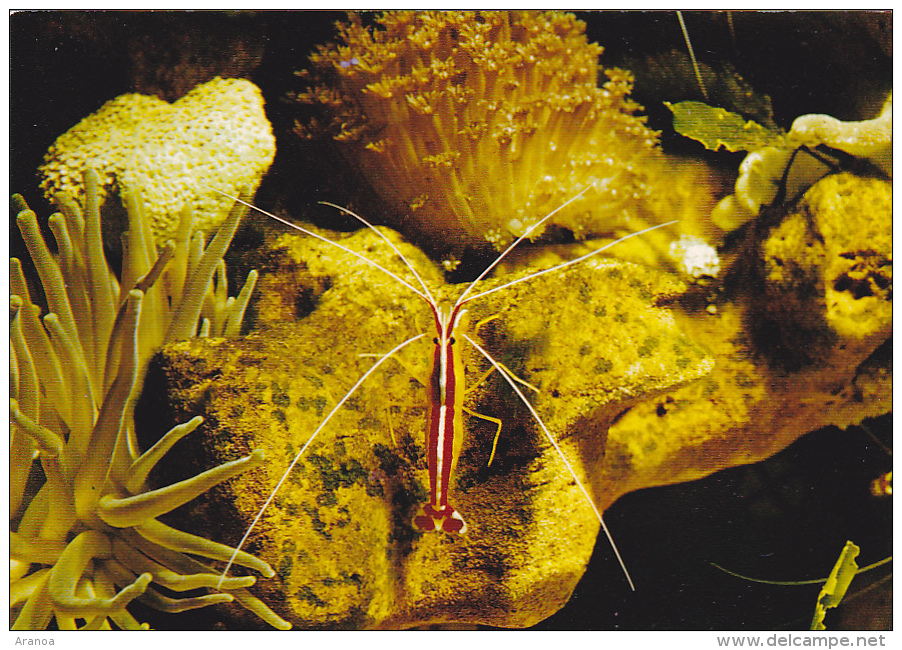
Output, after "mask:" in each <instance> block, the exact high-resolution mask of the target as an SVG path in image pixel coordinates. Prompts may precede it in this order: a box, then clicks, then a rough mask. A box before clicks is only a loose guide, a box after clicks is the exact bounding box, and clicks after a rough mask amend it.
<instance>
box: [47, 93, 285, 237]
mask: <svg viewBox="0 0 902 650" xmlns="http://www.w3.org/2000/svg"><path fill="white" fill-rule="evenodd" d="M274 156H275V138H274V137H273V135H272V128H271V127H270V124H269V121H268V120H267V119H266V115H265V113H264V112H263V96H262V95H261V94H260V90H259V89H258V88H257V87H256V86H255V85H254V84H252V83H251V82H249V81H246V80H244V79H220V78H216V79H214V80H212V81H210V82H208V83H205V84H203V85H201V86H198V87H196V88H195V89H194V90H192V91H191V92H189V93H188V94H187V95H185V96H184V97H182V98H181V99H179V100H178V101H176V102H174V103H172V104H169V103H168V102H165V101H163V100H162V99H159V98H157V97H153V96H148V95H137V94H128V95H121V96H119V97H117V98H115V99H112V100H110V101H108V102H107V103H106V104H104V105H103V106H101V107H100V109H99V110H98V111H97V112H96V113H94V114H92V115H89V116H88V117H86V118H85V119H83V120H82V121H81V122H79V123H78V124H76V125H75V126H74V127H72V128H71V129H69V131H67V132H66V133H64V134H63V135H61V136H60V137H59V138H57V140H56V142H54V143H53V145H52V146H51V147H50V149H49V150H48V152H47V155H46V156H45V158H44V164H43V165H42V166H41V173H42V174H43V177H44V179H43V181H42V183H41V187H42V188H43V189H44V192H45V194H46V195H47V197H48V198H53V196H54V195H55V194H62V195H63V196H65V197H67V198H69V199H71V200H75V201H76V202H78V203H79V204H82V203H83V200H84V194H83V191H82V186H81V175H82V172H83V170H84V169H85V168H87V167H92V168H94V169H96V170H97V171H98V173H99V174H100V177H101V186H100V188H99V196H100V199H101V203H102V207H101V213H102V214H101V216H102V219H103V221H104V233H105V239H106V240H107V242H108V243H110V244H112V245H114V244H115V242H117V241H118V231H119V230H120V229H121V228H122V226H123V223H122V222H123V221H124V215H123V210H122V207H121V206H120V205H119V204H118V202H116V201H107V200H106V198H107V197H108V196H109V194H110V192H114V193H118V192H120V191H121V188H122V187H123V186H125V187H131V188H141V193H142V198H143V200H144V203H145V204H146V206H147V218H148V219H149V220H150V224H151V231H152V233H153V237H154V240H155V241H156V242H157V243H158V244H161V243H162V242H164V241H165V240H167V239H170V238H174V237H175V236H176V233H177V231H178V225H179V215H180V213H181V211H182V210H183V209H185V208H189V209H191V210H193V212H194V223H193V227H194V230H195V231H202V232H205V233H209V232H212V231H214V230H215V229H216V228H217V227H218V226H219V224H220V223H221V222H222V221H223V220H224V219H225V218H226V216H227V215H228V214H229V210H230V209H231V207H232V201H231V199H228V198H226V197H224V196H223V195H221V194H218V193H216V192H214V191H213V190H211V189H208V188H207V187H204V185H207V186H213V187H216V188H217V189H220V190H222V191H228V192H231V193H232V194H235V195H237V194H239V193H240V192H241V191H242V190H243V189H245V188H248V189H249V190H250V192H251V194H253V192H254V191H255V190H256V189H257V186H258V185H259V184H260V181H261V179H262V177H263V174H264V173H266V170H267V169H268V168H269V166H270V164H271V163H272V161H273V157H274Z"/></svg>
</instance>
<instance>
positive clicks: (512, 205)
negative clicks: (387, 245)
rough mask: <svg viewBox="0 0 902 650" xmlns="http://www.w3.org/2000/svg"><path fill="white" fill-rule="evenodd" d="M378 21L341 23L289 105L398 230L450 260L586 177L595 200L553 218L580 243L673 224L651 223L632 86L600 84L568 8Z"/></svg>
mask: <svg viewBox="0 0 902 650" xmlns="http://www.w3.org/2000/svg"><path fill="white" fill-rule="evenodd" d="M376 22H377V23H378V25H377V26H375V27H366V26H364V24H363V22H362V19H361V18H360V17H359V16H357V15H354V14H352V15H351V17H350V20H349V21H348V22H347V23H339V24H338V25H337V27H338V30H339V38H338V41H337V42H336V43H333V44H329V45H326V46H320V47H319V49H318V51H317V52H316V53H314V54H313V55H311V57H310V60H311V69H310V70H308V71H306V72H304V73H302V76H303V77H304V78H306V79H307V81H308V83H309V88H308V90H307V91H305V92H303V93H301V94H300V95H299V96H298V99H299V100H300V101H301V103H302V104H305V105H310V106H312V109H313V116H312V117H310V118H309V119H307V120H306V121H304V122H302V123H299V124H298V132H299V133H300V134H301V135H303V136H304V137H314V138H315V137H326V138H331V139H332V140H334V141H335V143H334V145H335V146H337V147H338V149H339V150H340V151H341V152H342V154H343V156H344V159H345V160H346V161H347V162H348V164H349V165H350V166H351V167H352V168H353V169H355V170H358V171H359V172H360V173H361V175H362V176H363V177H364V178H365V179H366V180H367V181H368V182H369V184H370V185H371V186H372V187H373V188H374V189H375V191H376V192H377V193H378V194H379V195H381V197H382V198H383V199H384V200H385V201H386V202H387V203H388V204H389V205H390V206H392V208H393V209H394V210H395V211H396V213H397V214H396V219H398V220H399V223H401V224H402V225H403V226H404V229H405V232H407V233H408V236H413V237H415V238H417V239H418V241H420V242H422V243H424V245H425V246H427V247H428V248H430V249H432V250H433V251H435V250H439V251H442V252H445V253H448V252H451V253H452V254H453V253H459V252H460V251H461V250H462V249H464V248H466V247H478V246H479V245H480V244H481V245H485V240H488V241H490V242H492V243H493V244H495V246H496V247H500V246H502V245H504V244H506V243H509V242H510V241H512V240H513V239H514V238H515V237H517V236H520V235H522V234H523V233H524V232H526V230H527V229H528V228H529V227H530V226H531V225H532V224H533V223H535V222H536V221H538V220H539V219H540V218H541V217H543V216H545V215H547V214H548V213H550V212H552V211H554V210H556V209H558V208H559V207H560V206H561V205H562V204H563V203H564V202H565V201H566V200H567V199H568V198H571V197H572V196H574V195H575V194H577V193H578V192H579V191H581V190H582V189H584V188H586V187H587V186H588V185H589V184H591V183H595V184H596V186H597V188H598V190H599V193H598V195H597V197H594V200H593V203H592V205H591V206H588V207H587V206H586V205H585V204H579V205H578V206H577V205H571V206H569V207H567V208H565V209H562V210H560V211H559V212H557V213H556V214H555V216H554V217H553V219H552V220H551V223H553V224H554V225H557V226H562V227H565V228H567V229H569V230H571V231H572V232H573V233H575V234H576V235H577V236H578V237H584V236H586V235H588V234H608V233H610V232H611V230H612V229H613V228H614V227H621V226H624V225H628V226H629V228H630V229H638V227H640V224H643V223H646V222H651V223H655V222H660V221H667V220H668V219H660V218H657V217H656V215H657V214H658V213H659V212H660V203H661V202H660V199H657V198H656V197H655V192H656V190H657V191H660V190H661V189H662V188H663V187H665V185H664V184H663V183H661V179H660V176H659V173H660V170H661V168H660V165H661V163H662V155H661V151H660V149H659V148H658V147H657V133H656V132H655V131H652V130H651V129H649V128H648V127H647V126H646V125H645V118H644V117H642V116H639V115H636V113H637V111H638V110H639V109H640V108H641V107H640V106H639V104H637V103H636V102H635V101H633V100H632V99H631V98H630V97H629V93H630V90H631V88H632V76H631V74H630V73H629V72H627V71H625V70H620V69H607V70H605V71H604V76H605V80H604V81H603V83H602V84H601V85H600V86H599V84H598V78H597V77H598V57H599V55H600V54H601V52H602V47H601V46H599V45H597V44H595V43H589V42H588V40H587V38H586V36H585V33H584V30H585V25H584V23H582V22H581V21H579V20H577V19H576V18H575V17H574V16H573V15H572V14H567V13H562V12H508V11H499V12H488V11H486V12H475V13H474V12H452V11H436V12H403V11H402V12H387V13H385V14H383V15H382V16H380V17H379V18H377V19H376ZM670 184H672V178H671V182H670ZM396 225H397V224H396ZM540 230H541V229H536V230H535V231H532V232H531V235H530V236H531V237H533V238H534V237H537V236H539V235H541V234H542V233H541V232H540Z"/></svg>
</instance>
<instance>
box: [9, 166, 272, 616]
mask: <svg viewBox="0 0 902 650" xmlns="http://www.w3.org/2000/svg"><path fill="white" fill-rule="evenodd" d="M98 182H99V179H98V177H97V175H96V174H95V173H94V172H93V171H89V172H88V173H87V174H86V175H85V187H84V196H85V209H84V211H83V212H82V210H81V209H79V207H78V206H77V205H76V204H75V203H74V202H72V201H68V200H65V199H61V200H60V202H59V206H60V209H61V212H60V213H57V214H54V215H53V216H51V217H50V229H51V230H52V231H53V234H54V237H55V239H56V244H57V249H58V251H59V252H58V254H52V253H51V252H50V248H49V247H48V245H47V243H46V242H45V241H44V239H43V236H42V235H41V233H40V229H39V226H38V222H37V218H36V215H35V213H34V212H32V211H31V210H30V209H28V208H27V206H26V205H25V204H24V201H22V200H21V198H20V197H19V198H17V199H16V200H17V202H18V204H19V205H18V207H19V208H20V209H19V213H18V218H17V220H18V225H19V229H20V230H21V232H22V236H23V238H24V240H25V243H26V245H27V247H28V250H29V253H30V255H31V258H32V260H33V262H34V266H35V267H36V269H37V272H38V275H39V276H40V282H41V285H42V289H43V294H44V296H45V297H46V301H47V305H48V307H49V312H50V313H48V314H46V315H44V316H43V317H41V315H40V314H41V308H40V307H39V306H38V304H36V302H37V300H38V299H36V298H33V297H32V294H31V292H30V291H29V288H28V285H27V282H26V279H25V273H24V272H23V268H22V264H21V263H20V261H19V260H18V259H16V258H11V259H10V271H11V274H10V275H11V279H10V287H11V294H12V295H11V296H10V347H11V354H10V359H11V370H10V380H11V399H10V420H11V422H12V427H11V441H10V517H11V521H10V609H11V615H12V616H13V619H12V620H13V622H12V627H13V628H14V629H19V630H34V629H44V628H47V627H49V626H51V625H53V624H54V621H55V625H56V627H58V628H59V629H110V628H111V627H113V626H115V627H118V628H122V629H138V628H146V627H147V625H146V624H142V623H139V622H138V621H137V620H136V619H135V617H134V616H133V615H132V614H131V613H130V612H129V611H128V609H127V607H128V605H129V604H130V603H131V602H132V601H135V600H138V601H141V602H143V603H144V604H146V605H148V606H150V607H153V608H155V609H158V610H161V611H163V612H180V611H185V610H189V609H194V608H198V607H204V606H208V605H213V604H217V603H226V602H231V601H237V602H238V603H240V604H241V605H243V606H244V607H246V608H247V609H249V610H251V611H252V612H254V613H255V614H257V615H258V616H260V617H261V618H262V619H263V620H265V621H266V622H267V623H269V624H271V625H273V626H276V627H281V628H285V627H289V626H288V624H287V623H286V622H285V621H283V620H282V619H281V618H279V617H278V616H276V615H275V614H274V613H273V612H272V611H271V610H270V609H269V608H268V607H267V606H266V605H264V604H262V603H261V602H260V601H259V600H257V599H256V598H255V597H254V596H253V595H252V594H251V593H249V592H248V591H247V587H250V586H251V585H253V584H254V582H255V580H256V578H255V577H253V576H240V577H234V578H228V579H226V580H223V581H222V582H221V583H220V582H219V576H218V575H217V572H216V571H215V570H214V569H212V568H210V567H208V566H207V565H206V564H204V563H203V562H200V561H198V560H196V559H194V557H193V556H199V557H201V558H208V559H212V560H222V559H227V558H228V557H229V556H230V555H231V553H232V549H231V548H230V547H228V546H225V545H222V544H219V543H217V542H213V541H210V540H207V539H204V538H202V537H198V536H195V535H192V534H190V533H187V532H183V531H180V530H176V529H174V528H171V527H169V526H168V525H166V524H164V523H163V522H161V521H160V520H159V519H158V517H159V516H161V515H163V514H165V513H167V512H170V511H172V510H174V509H175V508H178V507H179V506H181V505H183V504H185V503H187V502H188V501H190V500H191V499H193V498H194V497H196V496H197V495H199V494H201V493H203V492H205V491H206V490H208V489H209V488H210V487H212V486H214V485H216V484H218V483H220V482H222V481H225V480H227V479H229V478H231V477H233V476H236V475H237V474H240V473H242V472H244V471H246V470H248V469H250V468H252V467H255V466H257V465H259V464H260V463H261V462H262V460H263V454H262V452H260V451H255V452H253V453H251V454H250V455H248V456H246V457H244V458H240V459H237V460H231V461H229V462H225V463H223V464H221V465H220V466H218V467H215V468H213V469H210V470H208V471H205V472H202V473H200V474H198V475H197V476H194V477H192V478H188V479H185V480H183V481H180V482H177V483H174V484H172V485H168V486H165V487H161V488H158V489H151V488H150V487H149V486H148V485H147V483H146V479H147V476H148V474H149V472H150V471H151V470H152V469H153V468H154V466H155V465H157V464H158V463H159V462H160V460H161V459H162V458H163V457H164V455H165V454H166V453H167V452H168V451H169V450H170V449H171V448H172V447H173V445H175V444H176V443H177V442H178V441H179V440H180V439H181V438H183V437H184V436H186V435H188V434H190V433H191V432H193V431H195V430H197V429H198V427H199V426H200V425H201V424H202V422H203V419H202V418H200V417H195V418H192V419H190V420H189V421H187V422H185V423H183V424H180V425H177V426H175V427H173V428H172V429H171V430H170V431H169V432H168V433H166V434H165V435H164V436H163V437H162V438H161V439H160V441H159V442H158V443H157V444H155V445H154V446H152V447H151V448H150V449H147V450H146V451H144V452H143V453H141V451H140V450H139V449H138V445H137V442H136V434H135V422H134V415H133V410H134V403H135V400H136V399H137V397H138V394H139V393H140V390H141V387H142V384H143V378H144V374H145V370H146V367H147V364H148V361H149V360H150V357H151V356H152V354H154V353H155V352H156V351H157V350H158V349H159V348H160V347H161V346H162V345H163V344H164V343H166V342H171V341H177V340H181V339H184V338H189V337H193V336H198V335H200V336H208V335H209V336H222V335H224V334H234V333H236V332H237V331H238V329H239V327H240V323H241V320H242V317H243V313H244V308H245V306H246V304H247V300H248V297H249V295H250V292H251V290H252V288H253V285H254V282H255V280H256V272H251V274H250V275H249V277H248V281H247V283H246V284H245V286H244V288H243V289H242V291H241V293H240V294H239V297H238V298H237V299H235V298H227V297H226V296H227V288H226V286H225V268H224V265H223V262H222V256H223V254H224V252H225V250H226V248H227V246H228V243H229V241H230V240H231V238H232V236H233V235H234V232H235V229H236V228H237V226H238V222H239V221H240V219H241V217H242V215H243V214H244V210H243V209H241V207H240V206H236V207H235V208H233V210H232V211H231V213H230V215H229V216H228V218H227V219H226V221H225V222H224V223H223V226H222V227H221V228H220V230H219V232H218V233H217V234H216V236H215V237H213V239H212V240H211V241H210V243H209V244H208V245H207V246H206V247H205V246H204V239H203V236H202V235H201V234H200V233H198V234H196V235H194V236H192V235H191V229H190V219H191V213H190V211H184V213H183V214H182V217H181V222H182V227H180V229H179V237H178V238H177V239H176V241H174V242H173V241H168V242H167V243H166V244H165V245H163V246H162V247H161V249H160V251H159V252H158V251H157V249H156V247H155V246H154V244H153V240H152V237H151V232H150V226H149V223H148V221H147V220H146V218H145V217H144V208H143V204H142V201H141V198H140V195H139V194H138V193H137V192H128V193H126V194H125V196H124V198H125V203H126V206H127V208H128V214H129V221H130V223H129V231H128V233H127V236H126V238H125V246H124V249H125V255H124V259H123V264H122V272H121V276H120V277H117V276H116V275H115V274H114V273H113V272H112V271H111V269H110V267H109V265H108V264H107V261H106V259H105V257H104V254H103V248H102V240H101V235H100V215H99V212H98V207H97V200H98ZM214 276H215V278H214ZM236 562H237V563H238V564H241V565H242V566H245V567H248V568H250V569H253V570H254V571H257V572H259V573H261V574H262V575H264V576H267V577H271V576H272V575H274V572H273V570H272V568H271V567H270V566H269V565H268V564H267V563H265V562H263V561H262V560H259V559H257V558H255V557H253V556H251V555H248V554H246V553H240V554H239V556H238V558H237V559H236ZM198 589H200V590H203V592H204V593H201V594H199V595H198V594H197V593H191V594H188V595H187V596H185V597H181V596H180V594H182V593H183V592H188V591H192V592H193V591H195V590H198Z"/></svg>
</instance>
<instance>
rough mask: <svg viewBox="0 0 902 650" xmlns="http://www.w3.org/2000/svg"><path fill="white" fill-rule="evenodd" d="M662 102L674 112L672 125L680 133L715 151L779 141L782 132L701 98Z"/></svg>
mask: <svg viewBox="0 0 902 650" xmlns="http://www.w3.org/2000/svg"><path fill="white" fill-rule="evenodd" d="M664 105H665V106H667V108H669V109H670V111H671V112H672V113H673V129H674V131H676V132H677V133H679V134H680V135H683V136H686V137H687V138H692V139H693V140H698V141H699V142H701V143H702V144H703V145H705V148H706V149H710V150H711V151H717V150H718V149H720V148H721V147H723V148H724V149H726V150H727V151H732V152H736V151H754V150H755V149H760V148H761V147H767V146H774V145H778V144H780V143H781V142H782V141H783V134H782V133H780V132H779V131H774V130H772V129H769V128H767V127H765V126H762V125H760V124H758V123H757V122H754V121H752V120H746V119H745V118H744V117H742V116H741V115H739V114H737V113H732V112H730V111H728V110H726V109H724V108H715V107H713V106H708V105H707V104H704V103H702V102H693V101H687V102H677V103H676V104H671V103H670V102H664Z"/></svg>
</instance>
